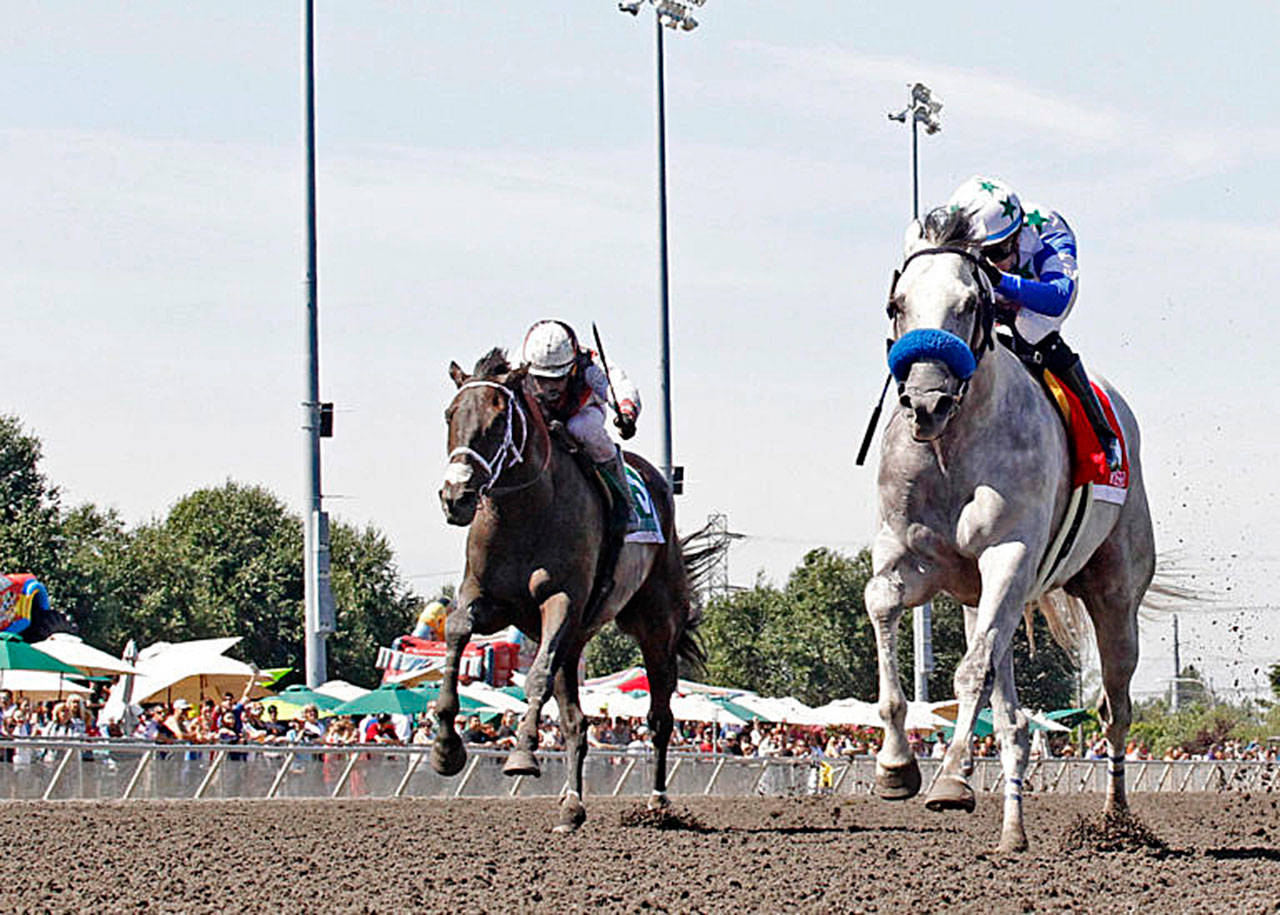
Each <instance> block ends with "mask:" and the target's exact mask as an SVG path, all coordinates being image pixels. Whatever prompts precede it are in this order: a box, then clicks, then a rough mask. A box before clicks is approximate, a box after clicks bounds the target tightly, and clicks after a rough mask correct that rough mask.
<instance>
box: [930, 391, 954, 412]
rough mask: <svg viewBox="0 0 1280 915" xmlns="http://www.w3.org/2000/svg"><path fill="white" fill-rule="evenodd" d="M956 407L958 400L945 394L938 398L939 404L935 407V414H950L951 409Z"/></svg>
mask: <svg viewBox="0 0 1280 915" xmlns="http://www.w3.org/2000/svg"><path fill="white" fill-rule="evenodd" d="M955 405H956V399H955V398H954V397H952V396H951V395H950V394H943V395H942V396H941V397H939V398H938V402H937V403H936V404H935V405H934V407H933V410H934V412H935V413H950V412H951V408H952V407H954V406H955Z"/></svg>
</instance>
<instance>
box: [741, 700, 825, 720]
mask: <svg viewBox="0 0 1280 915" xmlns="http://www.w3.org/2000/svg"><path fill="white" fill-rule="evenodd" d="M733 704H734V705H740V706H742V707H743V708H745V709H747V710H748V711H751V712H755V713H756V714H757V715H759V716H760V717H761V718H763V719H764V720H765V721H785V722H786V723H787V724H799V725H805V726H809V725H823V724H825V723H826V722H824V721H823V720H822V716H821V715H818V714H816V710H815V709H812V708H810V707H809V706H807V705H805V704H804V703H803V702H801V701H800V700H799V699H797V698H795V697H794V696H781V697H777V696H757V695H754V694H752V693H743V694H742V695H740V696H734V697H733Z"/></svg>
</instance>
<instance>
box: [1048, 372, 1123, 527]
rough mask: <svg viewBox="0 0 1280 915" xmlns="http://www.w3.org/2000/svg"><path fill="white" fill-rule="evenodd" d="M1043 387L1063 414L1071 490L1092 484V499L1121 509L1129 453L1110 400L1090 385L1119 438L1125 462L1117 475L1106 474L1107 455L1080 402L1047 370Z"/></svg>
mask: <svg viewBox="0 0 1280 915" xmlns="http://www.w3.org/2000/svg"><path fill="white" fill-rule="evenodd" d="M1044 383H1045V386H1046V387H1047V388H1048V389H1049V391H1050V393H1051V394H1052V395H1053V399H1054V400H1055V401H1056V402H1057V405H1058V411H1059V412H1060V413H1062V418H1063V421H1064V422H1065V423H1066V424H1067V437H1068V438H1069V439H1070V440H1071V441H1070V442H1069V443H1068V447H1069V448H1070V449H1071V485H1072V487H1073V488H1075V487H1078V486H1084V485H1085V484H1086V483H1092V484H1093V498H1095V499H1100V500H1102V501H1103V502H1114V503H1116V504H1117V505H1123V504H1124V498H1125V493H1126V490H1127V489H1128V487H1129V449H1128V447H1127V446H1126V445H1125V440H1124V431H1123V430H1122V429H1121V428H1120V424H1119V423H1118V422H1116V414H1115V410H1113V409H1112V407H1111V399H1110V398H1109V397H1107V394H1106V392H1105V391H1103V390H1102V388H1100V387H1099V386H1098V385H1097V384H1094V382H1092V381H1091V382H1089V383H1090V384H1092V385H1093V392H1094V393H1095V394H1097V395H1098V401H1099V402H1100V403H1101V404H1102V409H1103V411H1104V412H1105V413H1106V414H1107V419H1108V420H1110V422H1111V428H1112V429H1115V430H1116V432H1117V433H1118V434H1119V435H1120V448H1121V450H1122V451H1123V452H1124V461H1123V463H1122V464H1121V465H1120V469H1119V470H1116V471H1110V470H1107V458H1106V455H1104V454H1103V453H1102V445H1101V443H1100V442H1099V441H1098V435H1097V433H1096V432H1094V431H1093V426H1092V424H1090V422H1089V418H1088V417H1087V416H1086V415H1085V412H1084V407H1083V406H1082V405H1081V403H1080V398H1078V397H1076V395H1075V394H1072V393H1071V391H1070V390H1068V388H1067V387H1066V385H1064V384H1063V383H1062V382H1060V381H1059V380H1058V379H1057V378H1055V377H1054V375H1053V373H1052V372H1050V371H1049V370H1048V369H1046V370H1045V372H1044Z"/></svg>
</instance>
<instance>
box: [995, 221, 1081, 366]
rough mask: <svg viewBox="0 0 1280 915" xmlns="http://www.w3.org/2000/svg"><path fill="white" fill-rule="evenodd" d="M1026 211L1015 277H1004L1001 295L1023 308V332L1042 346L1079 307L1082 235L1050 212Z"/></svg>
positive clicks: (999, 287) (1020, 322) (998, 288)
mask: <svg viewBox="0 0 1280 915" xmlns="http://www.w3.org/2000/svg"><path fill="white" fill-rule="evenodd" d="M1026 209H1027V216H1026V221H1025V225H1024V228H1023V232H1022V235H1021V236H1020V237H1019V238H1018V263H1017V266H1016V267H1014V268H1013V269H1014V271H1015V272H1014V273H1005V274H1004V275H1003V276H1002V277H1001V279H1000V282H999V284H998V285H997V286H996V292H997V293H998V294H999V295H1000V296H1002V297H1003V298H1005V299H1007V300H1009V301H1010V302H1013V303H1014V304H1016V305H1019V306H1021V307H1022V309H1023V311H1022V312H1021V313H1020V314H1019V315H1018V318H1017V327H1018V332H1019V333H1021V334H1022V336H1023V337H1025V338H1026V339H1027V340H1028V341H1029V342H1031V343H1038V342H1040V340H1042V339H1044V337H1045V336H1046V335H1047V334H1049V333H1050V332H1051V331H1054V330H1057V329H1058V328H1059V327H1060V326H1061V324H1062V322H1063V321H1064V320H1065V319H1066V317H1067V313H1068V312H1070V310H1071V306H1072V305H1074V304H1075V300H1076V290H1077V277H1078V276H1079V268H1078V266H1077V264H1076V236H1075V233H1074V232H1073V231H1072V230H1071V226H1069V225H1067V221H1066V220H1065V219H1063V218H1062V214H1061V213H1058V212H1057V211H1056V210H1050V209H1048V208H1047V207H1046V208H1035V207H1027V208H1026Z"/></svg>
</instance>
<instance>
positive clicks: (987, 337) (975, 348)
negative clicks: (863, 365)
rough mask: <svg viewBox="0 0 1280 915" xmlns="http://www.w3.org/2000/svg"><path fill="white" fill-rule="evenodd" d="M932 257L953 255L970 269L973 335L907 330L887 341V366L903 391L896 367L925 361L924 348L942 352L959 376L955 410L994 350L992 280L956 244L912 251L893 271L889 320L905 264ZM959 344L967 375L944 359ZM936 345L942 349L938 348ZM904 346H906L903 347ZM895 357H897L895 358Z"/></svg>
mask: <svg viewBox="0 0 1280 915" xmlns="http://www.w3.org/2000/svg"><path fill="white" fill-rule="evenodd" d="M933 254H956V255H959V256H960V257H961V258H963V259H964V260H966V261H968V262H969V264H970V266H971V267H972V268H973V276H974V279H976V280H977V281H978V289H979V293H978V319H977V321H975V322H974V327H973V332H972V333H971V334H970V335H969V339H968V340H963V339H961V338H960V337H958V336H956V335H955V334H953V333H951V332H950V331H946V330H942V329H941V328H916V329H915V330H910V331H907V333H905V334H903V335H902V336H901V337H899V338H898V339H896V340H895V339H893V338H892V337H891V338H889V340H888V341H887V344H888V350H889V364H890V368H891V369H893V373H894V377H895V378H897V379H898V389H899V391H901V390H902V388H903V386H904V384H905V378H904V377H902V375H900V374H899V370H898V368H896V367H901V366H906V367H909V366H910V364H911V363H912V362H914V361H916V360H917V359H919V358H924V357H925V355H926V353H925V351H926V349H931V350H935V351H938V350H940V351H941V354H942V361H944V362H946V363H947V366H948V368H951V370H952V371H953V372H954V373H955V374H956V375H957V376H961V377H960V389H959V391H957V393H956V395H955V403H956V407H957V408H958V407H959V405H960V402H961V401H962V400H963V399H964V395H965V393H966V392H967V391H968V388H969V382H970V380H971V379H972V378H973V376H974V374H975V373H976V372H977V370H978V366H979V365H981V364H982V357H983V356H984V355H985V354H986V352H987V350H989V349H993V348H994V347H995V334H994V332H993V328H994V326H995V317H996V302H995V293H994V290H993V288H992V285H991V280H990V279H989V278H988V276H987V269H986V266H985V265H984V263H983V261H982V260H981V258H979V257H978V255H976V254H974V253H973V252H972V251H970V250H969V249H968V248H962V247H959V246H957V245H938V246H936V247H933V248H921V249H920V250H918V251H913V252H911V254H909V255H907V257H906V259H905V260H903V262H902V266H901V267H899V268H898V269H897V270H895V271H894V272H893V282H892V284H891V285H890V286H889V306H888V309H887V310H888V313H889V318H890V320H896V309H897V306H896V305H895V303H894V297H895V296H896V294H897V289H898V281H899V280H900V279H901V278H902V274H903V273H905V272H906V269H907V265H908V264H910V263H911V262H912V261H913V260H915V259H916V258H918V257H925V256H927V255H933ZM953 341H954V344H958V345H959V346H960V347H963V348H965V349H967V350H968V354H969V357H971V360H972V361H971V364H968V365H966V366H965V368H967V369H968V371H967V372H965V371H959V370H957V366H955V365H954V364H953V362H952V361H948V359H947V358H946V357H947V355H949V354H950V353H953V352H955V345H954V344H953ZM939 342H941V344H942V345H941V346H940V347H939V345H938V344H939ZM904 344H905V345H904ZM895 355H896V356H897V358H896V359H895Z"/></svg>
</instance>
